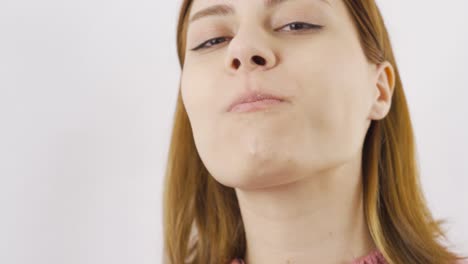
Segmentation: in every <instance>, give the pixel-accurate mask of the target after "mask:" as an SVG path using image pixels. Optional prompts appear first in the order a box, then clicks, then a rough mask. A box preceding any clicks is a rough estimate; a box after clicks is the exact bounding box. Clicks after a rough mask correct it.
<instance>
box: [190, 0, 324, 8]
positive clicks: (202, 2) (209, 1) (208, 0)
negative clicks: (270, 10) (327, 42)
mask: <svg viewBox="0 0 468 264" xmlns="http://www.w3.org/2000/svg"><path fill="white" fill-rule="evenodd" d="M296 1H298V2H300V0H192V6H197V7H198V6H209V5H217V4H229V5H233V6H234V5H236V4H239V3H241V2H246V3H249V4H252V3H256V4H263V6H265V7H267V6H273V5H277V4H280V3H283V2H296ZM307 1H310V2H322V3H325V4H328V5H331V4H332V1H333V0H306V2H307Z"/></svg>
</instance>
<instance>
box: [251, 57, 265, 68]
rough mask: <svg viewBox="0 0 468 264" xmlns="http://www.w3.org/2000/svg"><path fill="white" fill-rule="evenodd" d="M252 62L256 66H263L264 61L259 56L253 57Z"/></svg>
mask: <svg viewBox="0 0 468 264" xmlns="http://www.w3.org/2000/svg"><path fill="white" fill-rule="evenodd" d="M252 60H253V62H255V63H256V64H258V65H262V66H263V65H265V59H264V58H262V57H260V56H253V57H252Z"/></svg>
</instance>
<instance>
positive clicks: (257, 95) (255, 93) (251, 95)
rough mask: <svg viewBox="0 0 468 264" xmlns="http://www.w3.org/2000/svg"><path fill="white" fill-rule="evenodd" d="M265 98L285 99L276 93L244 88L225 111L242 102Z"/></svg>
mask: <svg viewBox="0 0 468 264" xmlns="http://www.w3.org/2000/svg"><path fill="white" fill-rule="evenodd" d="M265 99H275V100H279V101H285V100H286V99H285V98H284V97H283V96H280V95H276V94H273V93H269V92H265V91H260V90H246V91H244V92H243V93H241V94H240V95H239V96H237V97H236V98H235V99H234V100H233V101H232V102H231V104H230V105H229V107H228V109H227V111H228V112H230V111H231V110H232V109H233V108H234V107H235V106H236V105H238V104H243V103H251V102H256V101H260V100H265Z"/></svg>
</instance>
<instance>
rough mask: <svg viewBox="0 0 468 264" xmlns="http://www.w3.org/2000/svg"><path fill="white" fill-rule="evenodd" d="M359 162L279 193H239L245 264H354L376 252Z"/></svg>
mask: <svg viewBox="0 0 468 264" xmlns="http://www.w3.org/2000/svg"><path fill="white" fill-rule="evenodd" d="M360 160H361V159H360V157H358V158H356V159H355V160H353V161H351V162H349V163H346V164H344V165H342V166H340V167H336V168H333V169H330V170H327V171H322V172H320V173H317V174H314V175H310V176H308V177H305V178H302V179H301V180H298V181H295V182H290V183H287V184H282V185H277V186H274V187H268V188H264V189H255V190H250V189H249V190H246V189H240V188H236V193H237V197H238V200H239V206H240V210H241V214H242V219H243V222H244V228H245V232H246V239H247V252H246V256H245V260H246V263H248V264H258V263H295V264H300V263H346V262H348V263H349V262H350V261H352V260H354V259H356V258H358V257H361V256H364V255H366V254H368V253H369V252H370V251H372V250H373V249H375V245H374V243H373V241H372V238H371V236H370V233H369V231H368V228H367V224H366V221H365V217H364V210H363V200H362V180H361V175H362V173H361V162H360Z"/></svg>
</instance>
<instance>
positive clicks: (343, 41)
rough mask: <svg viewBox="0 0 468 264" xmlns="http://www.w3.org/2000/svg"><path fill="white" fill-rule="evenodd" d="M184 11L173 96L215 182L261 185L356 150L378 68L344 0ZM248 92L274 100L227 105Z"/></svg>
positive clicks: (227, 3)
mask: <svg viewBox="0 0 468 264" xmlns="http://www.w3.org/2000/svg"><path fill="white" fill-rule="evenodd" d="M216 5H221V7H220V8H221V9H220V10H218V12H208V13H209V14H208V15H207V13H206V12H205V15H206V16H200V14H202V15H203V13H199V14H198V15H196V14H197V13H198V12H199V11H202V10H204V9H206V8H210V7H213V6H216ZM213 13H214V14H213ZM189 16H190V18H189V19H190V20H192V21H190V22H189V24H188V30H187V42H186V50H185V61H184V65H183V70H182V79H181V93H182V99H183V103H184V105H185V108H186V110H187V114H188V117H189V120H190V123H191V126H192V130H193V135H194V140H195V144H196V147H197V150H198V153H199V155H200V157H201V159H202V161H203V163H204V165H205V166H206V168H207V169H208V171H209V172H210V173H211V175H212V176H213V177H214V178H215V179H216V180H217V181H218V182H220V183H222V184H224V185H227V186H231V187H242V188H262V187H268V186H273V185H278V184H282V183H287V182H291V181H295V180H299V179H301V178H304V177H307V176H309V175H313V174H314V173H317V172H319V171H322V170H324V169H329V168H332V167H336V166H339V165H340V164H343V163H345V162H347V161H350V160H351V159H353V158H355V157H356V156H357V155H360V154H361V151H362V146H363V142H364V137H365V135H366V132H367V130H368V128H369V125H370V122H371V120H372V116H371V111H372V107H373V104H374V103H375V99H376V97H377V96H378V95H379V94H378V90H377V88H376V78H377V76H376V73H377V69H376V65H374V64H371V63H369V62H368V61H367V60H366V57H365V55H364V52H363V50H362V48H361V46H360V42H359V37H358V33H357V30H356V29H355V27H354V25H353V21H352V19H351V16H350V15H349V14H348V11H347V9H346V6H345V3H344V2H343V1H340V0H289V1H265V0H195V1H194V2H193V3H192V7H191V11H190V14H189ZM210 40H211V41H210ZM248 91H253V92H254V93H259V94H265V93H266V94H271V95H274V96H276V97H277V98H280V99H281V100H273V101H271V100H270V101H268V100H263V101H259V102H257V103H256V104H255V103H251V104H249V105H239V106H238V107H236V108H234V109H231V108H230V106H232V103H233V102H234V101H235V100H236V99H237V98H238V97H239V96H242V95H243V94H245V93H247V92H248ZM255 107H256V108H255Z"/></svg>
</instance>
